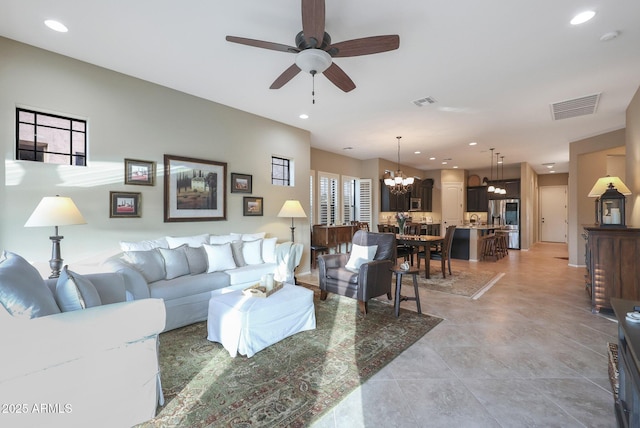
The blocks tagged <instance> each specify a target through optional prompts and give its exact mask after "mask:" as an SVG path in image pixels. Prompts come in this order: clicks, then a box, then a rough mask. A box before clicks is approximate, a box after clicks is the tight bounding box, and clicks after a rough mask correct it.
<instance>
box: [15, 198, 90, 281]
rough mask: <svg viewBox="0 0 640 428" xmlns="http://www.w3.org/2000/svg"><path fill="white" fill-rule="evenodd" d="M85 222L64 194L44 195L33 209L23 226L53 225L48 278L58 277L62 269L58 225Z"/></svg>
mask: <svg viewBox="0 0 640 428" xmlns="http://www.w3.org/2000/svg"><path fill="white" fill-rule="evenodd" d="M86 223H87V222H86V221H85V219H84V217H82V214H80V211H79V210H78V207H76V204H74V203H73V201H72V200H71V198H68V197H64V196H45V197H44V198H42V200H41V201H40V203H39V204H38V206H37V207H36V209H35V210H34V211H33V213H32V214H31V217H29V220H27V222H26V223H25V225H24V227H43V226H54V227H55V235H54V236H50V237H49V239H51V243H52V249H51V260H49V266H50V267H51V276H49V278H58V277H59V276H60V269H62V257H61V255H60V241H61V240H62V239H63V238H64V236H60V235H58V226H69V225H73V224H86Z"/></svg>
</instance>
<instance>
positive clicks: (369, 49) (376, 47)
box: [328, 34, 400, 58]
mask: <svg viewBox="0 0 640 428" xmlns="http://www.w3.org/2000/svg"><path fill="white" fill-rule="evenodd" d="M399 46H400V36H398V35H397V34H394V35H389V36H373V37H363V38H362V39H353V40H347V41H344V42H339V43H334V44H332V45H331V48H330V49H328V52H329V54H330V55H331V56H332V57H334V58H341V57H342V58H344V57H348V56H360V55H370V54H375V53H380V52H387V51H392V50H394V49H398V47H399ZM333 49H337V50H338V52H337V53H335V54H332V53H331V51H332V50H333Z"/></svg>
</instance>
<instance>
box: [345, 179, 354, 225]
mask: <svg viewBox="0 0 640 428" xmlns="http://www.w3.org/2000/svg"><path fill="white" fill-rule="evenodd" d="M357 182H358V179H357V178H356V177H349V176H346V175H343V176H342V224H350V223H351V221H352V220H356V191H355V189H356V184H357Z"/></svg>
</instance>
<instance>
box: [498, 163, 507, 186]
mask: <svg viewBox="0 0 640 428" xmlns="http://www.w3.org/2000/svg"><path fill="white" fill-rule="evenodd" d="M500 163H501V164H502V182H503V183H504V156H500ZM500 194H501V195H506V194H507V189H506V188H504V187H503V188H501V189H500Z"/></svg>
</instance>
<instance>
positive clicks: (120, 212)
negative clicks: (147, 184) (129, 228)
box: [109, 192, 142, 218]
mask: <svg viewBox="0 0 640 428" xmlns="http://www.w3.org/2000/svg"><path fill="white" fill-rule="evenodd" d="M141 199H142V193H140V192H109V217H111V218H119V217H141V216H142V215H141V213H140V200H141Z"/></svg>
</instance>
